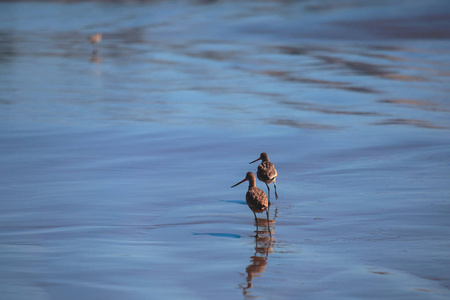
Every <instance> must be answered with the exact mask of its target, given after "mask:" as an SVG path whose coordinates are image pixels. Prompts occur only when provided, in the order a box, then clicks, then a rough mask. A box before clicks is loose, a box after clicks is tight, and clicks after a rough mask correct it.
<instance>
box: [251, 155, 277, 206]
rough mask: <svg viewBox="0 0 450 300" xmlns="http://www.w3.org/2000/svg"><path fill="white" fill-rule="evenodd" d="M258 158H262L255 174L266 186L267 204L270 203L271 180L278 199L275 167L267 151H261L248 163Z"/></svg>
mask: <svg viewBox="0 0 450 300" xmlns="http://www.w3.org/2000/svg"><path fill="white" fill-rule="evenodd" d="M258 160H262V162H261V164H260V165H259V166H258V172H256V176H258V179H259V180H261V181H262V182H264V183H265V184H266V186H267V192H268V195H269V205H270V188H269V183H272V182H273V185H274V186H275V199H278V194H277V183H276V182H275V179H276V178H277V176H278V174H277V170H276V169H275V166H274V164H273V163H271V162H270V161H269V155H267V153H265V152H263V153H261V155H260V156H259V158H258V159H255V160H254V161H252V162H250V164H252V163H254V162H256V161H258Z"/></svg>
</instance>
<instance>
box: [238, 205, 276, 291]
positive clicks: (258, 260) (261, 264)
mask: <svg viewBox="0 0 450 300" xmlns="http://www.w3.org/2000/svg"><path fill="white" fill-rule="evenodd" d="M277 210H278V208H276V209H275V214H274V218H273V220H270V221H269V222H270V224H271V225H274V223H275V218H276V215H277ZM264 221H265V220H264ZM263 227H265V226H263ZM259 233H261V234H263V233H267V232H266V231H260V232H259ZM261 234H258V235H256V236H255V237H254V238H255V251H254V254H253V255H252V256H251V257H250V264H249V265H248V266H247V267H246V268H245V272H246V274H242V275H244V276H246V278H245V279H246V282H245V283H243V284H240V285H239V288H241V289H242V293H243V295H244V298H245V299H247V298H256V296H254V295H252V294H251V290H250V289H251V288H252V287H253V279H254V278H255V277H262V274H263V273H264V272H265V271H266V266H267V262H268V257H269V254H271V253H273V246H274V245H275V228H273V229H272V235H269V236H268V235H261Z"/></svg>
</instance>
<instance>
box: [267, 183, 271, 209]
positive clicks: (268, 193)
mask: <svg viewBox="0 0 450 300" xmlns="http://www.w3.org/2000/svg"><path fill="white" fill-rule="evenodd" d="M266 186H267V196H269V198H268V199H269V206H270V205H271V203H270V188H269V185H268V184H267V183H266Z"/></svg>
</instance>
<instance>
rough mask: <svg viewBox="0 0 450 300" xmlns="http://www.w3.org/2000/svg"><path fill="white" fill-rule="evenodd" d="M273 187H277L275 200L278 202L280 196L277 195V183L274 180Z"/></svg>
mask: <svg viewBox="0 0 450 300" xmlns="http://www.w3.org/2000/svg"><path fill="white" fill-rule="evenodd" d="M273 186H274V187H275V199H277V200H278V194H277V182H276V181H275V180H274V181H273Z"/></svg>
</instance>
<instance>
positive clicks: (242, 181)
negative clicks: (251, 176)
mask: <svg viewBox="0 0 450 300" xmlns="http://www.w3.org/2000/svg"><path fill="white" fill-rule="evenodd" d="M246 180H247V178H245V179H244V180H242V181H239V182H238V183H236V184H235V185H233V186H232V188H234V187H235V186H237V185H240V184H241V183H243V182H244V181H246Z"/></svg>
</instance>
